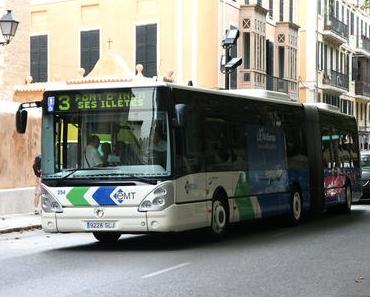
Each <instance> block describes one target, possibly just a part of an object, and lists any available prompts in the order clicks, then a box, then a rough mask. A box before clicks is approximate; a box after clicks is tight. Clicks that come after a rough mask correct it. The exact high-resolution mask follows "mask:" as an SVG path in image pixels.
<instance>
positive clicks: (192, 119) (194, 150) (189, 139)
mask: <svg viewBox="0 0 370 297" xmlns="http://www.w3.org/2000/svg"><path fill="white" fill-rule="evenodd" d="M201 127H202V118H201V115H200V114H199V113H198V112H197V111H195V110H190V109H189V110H188V112H187V115H186V125H185V147H184V148H185V150H184V154H183V158H184V160H183V163H184V164H183V165H184V171H185V172H184V173H192V172H196V171H199V170H201V169H202V167H203V153H202V139H203V137H202V128H201Z"/></svg>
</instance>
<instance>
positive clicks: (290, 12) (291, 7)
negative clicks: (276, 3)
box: [289, 0, 293, 23]
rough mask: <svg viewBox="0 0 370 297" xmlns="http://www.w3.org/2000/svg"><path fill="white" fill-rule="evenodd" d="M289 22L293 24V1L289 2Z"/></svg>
mask: <svg viewBox="0 0 370 297" xmlns="http://www.w3.org/2000/svg"><path fill="white" fill-rule="evenodd" d="M289 22H291V23H292V22H293V0H290V1H289Z"/></svg>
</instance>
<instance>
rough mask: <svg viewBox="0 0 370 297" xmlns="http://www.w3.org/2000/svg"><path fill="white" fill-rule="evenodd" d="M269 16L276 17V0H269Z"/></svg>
mask: <svg viewBox="0 0 370 297" xmlns="http://www.w3.org/2000/svg"><path fill="white" fill-rule="evenodd" d="M269 16H270V18H273V17H274V0H269Z"/></svg>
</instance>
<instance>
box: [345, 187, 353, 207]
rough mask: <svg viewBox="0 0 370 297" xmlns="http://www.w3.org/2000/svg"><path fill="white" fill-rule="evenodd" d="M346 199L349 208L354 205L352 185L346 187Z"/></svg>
mask: <svg viewBox="0 0 370 297" xmlns="http://www.w3.org/2000/svg"><path fill="white" fill-rule="evenodd" d="M346 201H347V207H348V209H350V208H351V205H352V192H351V188H350V187H347V188H346Z"/></svg>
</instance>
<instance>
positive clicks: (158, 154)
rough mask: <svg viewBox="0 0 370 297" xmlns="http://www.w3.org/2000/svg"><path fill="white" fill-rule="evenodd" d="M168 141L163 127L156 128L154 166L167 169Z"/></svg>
mask: <svg viewBox="0 0 370 297" xmlns="http://www.w3.org/2000/svg"><path fill="white" fill-rule="evenodd" d="M166 152H167V141H166V138H165V135H164V133H163V130H162V128H161V126H156V127H155V128H154V135H153V161H154V164H158V165H161V166H162V167H163V168H165V167H166V166H165V164H166Z"/></svg>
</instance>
